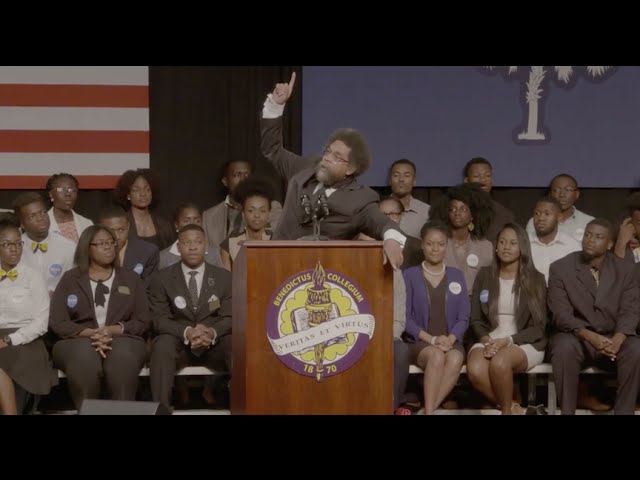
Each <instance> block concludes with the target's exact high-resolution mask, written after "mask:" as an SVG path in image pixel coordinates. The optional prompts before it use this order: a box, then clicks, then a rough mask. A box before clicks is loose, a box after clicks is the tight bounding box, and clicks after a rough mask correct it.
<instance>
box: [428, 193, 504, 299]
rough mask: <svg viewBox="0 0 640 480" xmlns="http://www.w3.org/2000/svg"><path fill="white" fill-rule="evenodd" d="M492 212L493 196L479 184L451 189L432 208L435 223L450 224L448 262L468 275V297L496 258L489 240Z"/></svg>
mask: <svg viewBox="0 0 640 480" xmlns="http://www.w3.org/2000/svg"><path fill="white" fill-rule="evenodd" d="M491 208H492V207H491V199H490V197H489V195H488V194H487V193H486V192H484V191H483V190H481V189H480V188H479V187H478V186H477V185H475V184H464V185H458V186H456V187H451V188H450V189H449V190H448V191H447V194H446V195H444V196H443V197H441V198H439V199H438V200H437V202H435V203H434V205H433V206H432V207H431V219H432V220H439V221H441V222H443V223H446V224H447V225H448V226H449V228H450V229H451V231H452V234H451V239H450V241H449V242H447V251H446V254H445V257H444V262H445V264H446V265H448V266H450V267H454V268H457V269H458V270H461V271H462V272H463V273H464V279H465V284H466V286H467V289H468V295H471V292H472V289H473V281H474V280H475V278H476V275H478V272H479V271H480V269H481V268H482V267H486V266H487V265H490V264H491V260H492V258H493V246H492V245H491V242H490V241H489V240H487V239H486V238H485V236H486V231H487V228H488V227H489V224H490V223H491V215H492V213H491V212H492V210H491Z"/></svg>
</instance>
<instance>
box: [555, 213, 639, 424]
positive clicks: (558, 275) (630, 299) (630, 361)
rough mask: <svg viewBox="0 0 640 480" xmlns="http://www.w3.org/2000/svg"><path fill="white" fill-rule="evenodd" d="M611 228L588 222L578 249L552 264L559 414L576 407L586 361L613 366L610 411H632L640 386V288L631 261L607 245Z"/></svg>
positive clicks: (597, 221)
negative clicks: (613, 400) (615, 380)
mask: <svg viewBox="0 0 640 480" xmlns="http://www.w3.org/2000/svg"><path fill="white" fill-rule="evenodd" d="M612 247H613V229H612V226H611V224H610V223H609V222H608V221H607V220H604V219H595V220H592V221H591V222H589V223H588V224H587V228H586V230H585V234H584V238H583V239H582V251H580V252H574V253H570V254H569V255H567V256H566V257H564V258H562V259H560V260H558V261H556V262H554V263H552V264H551V269H550V272H549V290H548V294H547V298H548V304H549V308H550V310H551V314H552V325H553V327H554V330H555V332H556V333H555V334H554V335H553V336H552V337H551V351H550V353H551V363H552V365H553V374H554V376H555V383H556V390H557V391H558V398H559V400H560V408H561V411H562V414H563V415H571V414H574V413H575V411H576V402H577V390H578V377H579V374H580V370H581V369H582V368H584V367H585V366H588V365H593V364H595V365H597V366H598V367H600V368H607V369H610V370H617V374H618V391H617V396H616V403H615V406H614V412H615V414H616V415H633V413H634V407H635V403H636V397H637V396H638V388H639V386H640V338H638V337H637V336H636V328H637V326H638V319H639V317H640V291H639V290H638V286H637V285H636V281H635V279H634V278H633V275H634V272H633V266H631V265H628V264H625V262H624V261H623V260H621V259H619V258H618V257H616V256H615V255H614V254H613V253H611V252H609V250H610V249H611V248H612Z"/></svg>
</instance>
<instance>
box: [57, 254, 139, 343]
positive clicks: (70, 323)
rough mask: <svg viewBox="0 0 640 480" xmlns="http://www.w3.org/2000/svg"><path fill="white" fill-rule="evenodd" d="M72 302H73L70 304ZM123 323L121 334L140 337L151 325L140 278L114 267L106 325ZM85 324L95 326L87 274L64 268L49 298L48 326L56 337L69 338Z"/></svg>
mask: <svg viewBox="0 0 640 480" xmlns="http://www.w3.org/2000/svg"><path fill="white" fill-rule="evenodd" d="M74 303H75V305H74ZM118 323H122V324H123V325H124V334H125V335H128V336H131V337H140V338H142V337H143V336H144V335H145V333H146V332H147V330H148V329H149V326H150V325H151V313H150V312H149V302H148V300H147V295H146V292H145V288H144V284H143V283H142V280H140V278H139V277H138V275H136V274H135V273H133V272H130V271H129V270H125V269H121V268H117V267H116V269H115V278H114V279H113V284H112V285H111V294H110V295H109V306H108V307H107V321H106V325H107V326H110V325H117V324H118ZM85 328H98V322H97V321H96V313H95V309H94V299H93V292H92V291H91V284H90V283H89V274H88V273H82V272H80V270H79V269H77V268H74V269H73V270H69V271H68V272H66V273H65V274H64V275H63V276H62V279H61V280H60V283H59V284H58V286H57V288H56V290H55V292H54V293H53V297H52V298H51V309H50V311H49V329H50V330H51V331H52V332H53V333H54V334H55V335H56V336H57V337H58V338H59V339H63V338H73V337H75V336H77V335H78V334H79V333H80V332H81V331H82V330H84V329H85Z"/></svg>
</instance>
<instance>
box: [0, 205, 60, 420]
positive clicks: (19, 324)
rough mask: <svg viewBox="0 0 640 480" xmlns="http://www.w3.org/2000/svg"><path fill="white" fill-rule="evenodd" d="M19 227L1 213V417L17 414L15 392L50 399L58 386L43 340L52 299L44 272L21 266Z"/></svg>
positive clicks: (12, 219)
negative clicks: (22, 391) (50, 394)
mask: <svg viewBox="0 0 640 480" xmlns="http://www.w3.org/2000/svg"><path fill="white" fill-rule="evenodd" d="M23 243H24V242H23V240H22V237H21V236H20V230H19V228H18V222H17V220H16V219H15V218H14V217H13V215H10V214H6V213H3V214H0V412H1V413H2V415H16V414H17V413H18V406H17V403H16V392H17V390H19V389H23V390H24V391H26V392H28V393H32V394H35V395H46V394H48V393H49V391H50V390H51V387H52V386H53V385H55V384H56V383H57V380H58V378H57V375H56V374H55V373H54V371H53V370H52V368H51V365H50V362H49V354H48V353H47V349H46V348H45V346H44V342H43V341H42V340H41V337H42V335H44V334H45V333H46V331H47V320H48V317H49V294H48V292H47V287H46V285H45V283H44V280H43V279H42V276H41V275H40V272H38V271H36V270H34V269H32V268H31V267H28V266H27V265H25V264H24V263H22V262H21V255H22V246H23Z"/></svg>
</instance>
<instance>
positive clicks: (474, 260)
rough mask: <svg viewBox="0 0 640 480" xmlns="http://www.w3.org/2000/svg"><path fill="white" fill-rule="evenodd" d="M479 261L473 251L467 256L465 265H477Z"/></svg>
mask: <svg viewBox="0 0 640 480" xmlns="http://www.w3.org/2000/svg"><path fill="white" fill-rule="evenodd" d="M479 263H480V259H479V258H478V256H477V255H476V254H475V253H472V254H470V255H469V256H468V257H467V265H469V266H470V267H477V266H478V264H479Z"/></svg>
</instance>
